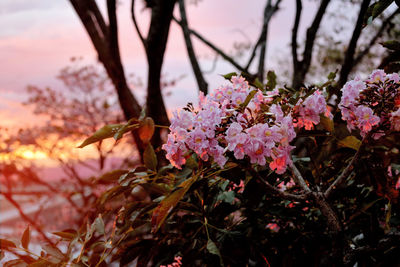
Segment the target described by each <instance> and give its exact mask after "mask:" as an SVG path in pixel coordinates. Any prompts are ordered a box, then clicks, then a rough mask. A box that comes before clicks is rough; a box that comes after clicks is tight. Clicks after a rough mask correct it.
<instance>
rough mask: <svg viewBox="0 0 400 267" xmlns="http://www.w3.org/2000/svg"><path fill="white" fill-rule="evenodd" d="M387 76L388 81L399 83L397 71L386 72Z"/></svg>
mask: <svg viewBox="0 0 400 267" xmlns="http://www.w3.org/2000/svg"><path fill="white" fill-rule="evenodd" d="M387 77H388V79H389V80H390V81H393V82H395V83H399V82H400V76H399V74H397V73H392V74H388V75H387Z"/></svg>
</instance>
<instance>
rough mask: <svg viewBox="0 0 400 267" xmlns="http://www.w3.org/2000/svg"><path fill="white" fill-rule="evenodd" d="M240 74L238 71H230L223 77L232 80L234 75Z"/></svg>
mask: <svg viewBox="0 0 400 267" xmlns="http://www.w3.org/2000/svg"><path fill="white" fill-rule="evenodd" d="M237 75H238V74H237V73H236V72H230V73H228V74H225V75H221V76H222V77H224V78H225V79H227V80H230V79H231V78H232V77H233V76H237Z"/></svg>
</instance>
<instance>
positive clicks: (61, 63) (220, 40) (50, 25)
mask: <svg viewBox="0 0 400 267" xmlns="http://www.w3.org/2000/svg"><path fill="white" fill-rule="evenodd" d="M98 2H99V3H100V5H101V8H102V9H103V11H104V3H105V1H98ZM120 2H121V4H120V5H119V7H118V19H119V34H120V47H121V55H122V60H123V64H124V67H125V70H126V73H128V74H129V73H134V74H135V75H136V76H140V77H142V78H143V79H144V78H145V77H146V71H147V70H146V59H145V54H144V50H143V47H142V45H141V43H140V42H139V39H138V37H137V34H136V32H135V31H134V28H133V25H132V21H131V19H130V10H129V8H130V4H129V2H130V1H120ZM191 2H193V1H188V3H191ZM197 2H198V3H197V5H196V4H188V5H187V9H188V10H187V12H188V18H189V24H190V27H192V28H194V29H196V30H197V31H199V32H200V33H201V34H203V35H204V36H205V37H206V38H208V39H209V40H211V41H213V42H214V43H215V44H216V45H217V46H219V47H221V48H223V49H224V50H225V51H227V52H232V51H233V43H234V42H235V41H239V42H248V40H250V41H251V42H252V43H253V42H254V40H255V39H256V38H257V37H258V34H259V29H260V25H261V23H262V15H263V9H264V5H265V2H266V1H259V0H250V1H246V5H243V3H244V2H243V1H240V0H218V1H210V0H202V1H197ZM290 2H291V1H283V2H282V4H281V10H280V11H279V12H278V13H277V15H276V16H275V17H274V18H273V19H272V22H271V25H270V32H269V47H268V52H267V53H268V59H267V68H274V67H276V64H274V62H275V61H276V60H275V59H276V58H277V57H281V58H282V57H283V58H284V57H285V52H284V51H285V50H286V51H287V49H288V44H289V36H290V35H289V32H290V30H291V28H292V26H293V25H292V20H293V16H294V6H293V5H292V4H289V3H290ZM310 2H312V1H306V3H305V4H306V5H305V6H304V10H306V11H307V13H309V12H310V11H314V10H315V7H314V6H313V4H315V3H313V2H312V3H310ZM313 13H314V12H311V13H310V14H313ZM0 14H1V15H0V60H1V62H2V64H1V65H0V73H1V75H0V126H17V127H18V126H21V125H33V124H36V123H38V119H37V118H36V117H35V116H34V115H33V114H31V111H30V110H28V109H26V107H22V106H21V104H20V103H21V102H22V101H23V100H24V99H25V98H26V93H25V88H26V86H27V85H37V86H39V87H45V86H50V87H53V88H57V89H59V90H63V87H62V84H61V83H60V82H59V81H57V79H56V78H55V76H56V75H57V74H58V72H59V70H60V69H61V68H63V67H65V66H66V65H68V63H69V59H70V58H71V57H80V56H82V57H83V58H84V61H85V62H87V63H95V62H96V53H95V51H94V49H93V47H92V44H91V42H90V40H89V38H88V36H87V34H86V32H85V31H84V28H83V26H82V25H81V22H80V20H79V19H78V17H77V15H76V14H75V12H74V10H73V9H72V6H71V5H70V3H69V1H67V0H2V1H1V2H0ZM136 14H137V16H138V19H139V23H140V24H141V28H142V31H143V32H145V29H146V28H147V22H148V15H149V11H148V10H143V2H142V1H137V6H136ZM175 14H176V15H177V16H178V17H179V12H178V9H177V8H175ZM303 17H304V19H303V21H302V24H301V26H302V28H303V29H302V31H301V33H302V34H303V33H304V26H307V24H309V21H311V19H312V16H307V14H305V15H304V16H303ZM169 40H170V41H169V43H168V48H167V52H166V57H165V62H164V67H163V73H164V74H165V75H166V76H167V77H169V78H174V77H180V76H182V75H185V78H184V79H182V80H181V81H180V82H179V83H178V84H177V85H176V87H174V88H171V91H172V95H171V96H169V97H167V98H166V103H167V106H168V107H169V108H170V109H171V108H175V107H180V106H183V105H185V103H186V102H187V101H188V100H190V101H194V100H195V98H196V96H197V90H196V83H195V80H194V77H193V74H192V70H191V67H190V65H189V61H188V58H187V54H186V49H185V46H184V43H183V37H182V32H181V29H180V28H179V27H178V26H177V25H176V24H175V23H172V27H171V32H170V39H169ZM195 49H196V53H197V54H198V55H199V57H200V64H201V66H202V68H203V69H204V70H207V69H210V68H211V66H212V61H213V58H214V53H213V52H212V51H210V50H209V49H208V48H206V47H205V46H204V45H202V44H201V43H199V42H197V41H195ZM239 60H242V61H247V55H245V56H244V57H243V58H241V59H239ZM288 64H290V61H289V60H288ZM232 71H234V68H233V67H232V66H230V65H229V64H226V63H223V62H222V60H219V61H218V63H217V68H216V70H215V71H214V72H213V73H211V74H207V75H206V78H207V79H208V82H209V84H210V88H214V87H216V86H218V85H219V84H221V83H223V82H224V81H223V79H222V78H221V77H220V76H219V75H218V74H224V73H228V72H232ZM144 80H145V79H144ZM134 93H135V95H136V96H137V97H138V98H139V99H143V96H144V94H145V92H143V90H138V89H136V90H135V89H134Z"/></svg>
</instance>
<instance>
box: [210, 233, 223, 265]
mask: <svg viewBox="0 0 400 267" xmlns="http://www.w3.org/2000/svg"><path fill="white" fill-rule="evenodd" d="M207 250H208V252H210V253H211V254H214V255H217V256H218V257H219V263H220V265H221V266H224V262H223V261H222V257H221V253H220V252H219V249H218V247H217V245H215V243H214V242H213V241H212V240H211V239H208V241H207Z"/></svg>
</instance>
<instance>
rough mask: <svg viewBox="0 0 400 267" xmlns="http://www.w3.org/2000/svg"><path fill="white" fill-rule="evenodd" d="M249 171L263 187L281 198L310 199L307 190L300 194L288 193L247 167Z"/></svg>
mask: <svg viewBox="0 0 400 267" xmlns="http://www.w3.org/2000/svg"><path fill="white" fill-rule="evenodd" d="M249 171H250V173H251V174H252V175H253V176H254V177H257V178H258V179H259V180H260V181H261V182H262V183H263V185H264V186H265V188H266V189H267V190H268V191H269V192H270V193H271V194H273V195H275V196H278V197H281V198H282V199H287V200H292V201H304V200H308V199H310V194H309V192H307V193H306V194H301V195H295V194H290V193H287V192H284V191H281V190H279V189H278V188H276V187H274V186H273V185H271V184H270V183H268V181H266V180H265V179H264V178H263V177H261V175H260V174H259V173H258V172H257V171H256V170H254V169H253V168H249Z"/></svg>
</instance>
